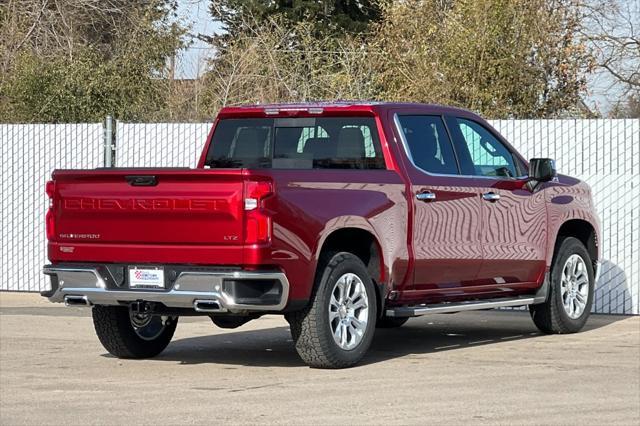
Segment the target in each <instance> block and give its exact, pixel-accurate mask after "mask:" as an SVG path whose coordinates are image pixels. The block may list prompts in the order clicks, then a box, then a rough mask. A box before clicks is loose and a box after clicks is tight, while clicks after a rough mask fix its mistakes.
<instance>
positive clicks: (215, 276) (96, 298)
mask: <svg viewBox="0 0 640 426" xmlns="http://www.w3.org/2000/svg"><path fill="white" fill-rule="evenodd" d="M117 268H122V267H121V266H118V267H117ZM43 272H44V273H45V274H46V275H49V276H50V277H51V286H52V290H51V291H50V292H48V293H43V295H44V296H46V297H48V298H49V300H50V301H51V302H59V303H61V302H64V303H65V304H67V305H87V306H91V305H122V304H127V303H130V302H135V301H145V302H156V303H162V304H163V305H165V306H166V307H168V308H187V309H189V308H190V309H194V310H196V311H199V312H210V313H216V312H219V313H222V312H231V313H246V312H280V311H283V310H284V309H285V307H286V305H287V301H288V298H289V281H288V280H287V277H286V276H285V274H284V273H282V272H278V271H244V270H215V269H206V268H197V269H196V268H194V269H192V270H189V269H188V267H187V266H185V267H179V268H168V272H170V273H171V274H172V275H174V276H175V278H174V279H169V280H168V281H167V288H166V289H162V290H146V289H144V290H141V289H130V288H128V285H127V279H126V277H124V276H119V274H117V273H114V267H113V266H107V265H47V266H45V267H44V269H43Z"/></svg>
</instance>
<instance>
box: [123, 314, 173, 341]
mask: <svg viewBox="0 0 640 426" xmlns="http://www.w3.org/2000/svg"><path fill="white" fill-rule="evenodd" d="M129 318H130V319H131V325H132V326H133V331H135V332H136V334H137V335H138V337H140V338H141V339H143V340H154V339H155V338H157V337H158V336H160V335H161V334H162V332H163V331H164V329H165V327H166V326H167V324H168V322H169V321H172V320H173V317H168V316H160V315H151V314H140V313H133V312H130V313H129Z"/></svg>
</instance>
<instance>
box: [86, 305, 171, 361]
mask: <svg viewBox="0 0 640 426" xmlns="http://www.w3.org/2000/svg"><path fill="white" fill-rule="evenodd" d="M92 316H93V325H94V327H95V329H96V334H97V335H98V339H100V343H102V346H104V348H105V349H106V350H107V351H109V353H110V354H111V355H114V356H116V357H118V358H151V357H154V356H156V355H158V354H160V352H162V351H163V350H164V349H165V348H166V347H167V345H168V344H169V342H171V338H172V337H173V333H174V332H175V330H176V326H177V324H178V317H169V316H159V315H150V314H136V313H133V312H131V311H129V308H128V307H126V306H101V305H96V306H94V307H93V309H92Z"/></svg>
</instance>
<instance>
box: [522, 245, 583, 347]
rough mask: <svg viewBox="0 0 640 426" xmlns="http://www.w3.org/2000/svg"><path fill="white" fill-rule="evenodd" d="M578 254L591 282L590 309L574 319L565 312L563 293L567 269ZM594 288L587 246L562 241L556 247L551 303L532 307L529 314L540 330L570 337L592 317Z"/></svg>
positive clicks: (550, 293)
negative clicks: (569, 335) (569, 261)
mask: <svg viewBox="0 0 640 426" xmlns="http://www.w3.org/2000/svg"><path fill="white" fill-rule="evenodd" d="M574 254H576V255H578V256H580V257H581V258H582V260H583V262H584V264H585V266H586V273H587V276H588V280H589V283H588V296H587V301H586V305H585V308H584V311H583V312H582V314H581V315H580V316H579V317H577V318H571V317H570V316H569V314H568V313H567V311H566V310H565V308H564V305H563V300H562V289H561V281H562V273H563V268H564V266H565V263H566V262H567V260H568V259H569V257H571V256H572V255H574ZM594 286H595V279H594V271H593V264H592V263H591V258H590V257H589V253H588V252H587V249H586V248H585V246H584V244H582V242H581V241H580V240H578V239H577V238H573V237H564V238H562V239H561V240H560V241H558V243H557V245H556V252H555V255H554V258H553V262H552V264H551V277H550V282H549V294H548V295H547V300H546V302H545V303H541V304H537V305H530V306H529V313H530V314H531V318H532V319H533V322H534V323H535V325H536V327H538V329H539V330H540V331H542V332H543V333H547V334H568V333H577V332H578V331H580V330H581V329H582V327H584V325H585V323H586V322H587V319H588V318H589V314H590V313H591V305H592V304H593V291H594Z"/></svg>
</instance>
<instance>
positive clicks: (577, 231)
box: [552, 219, 599, 272]
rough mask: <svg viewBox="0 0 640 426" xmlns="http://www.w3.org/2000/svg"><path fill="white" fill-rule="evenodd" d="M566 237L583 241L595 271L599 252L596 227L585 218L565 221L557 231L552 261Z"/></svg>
mask: <svg viewBox="0 0 640 426" xmlns="http://www.w3.org/2000/svg"><path fill="white" fill-rule="evenodd" d="M565 237H574V238H577V239H578V240H580V241H581V242H582V244H584V246H585V248H586V249H587V252H588V253H589V257H590V260H591V265H592V267H593V270H594V272H595V270H596V267H597V263H598V253H599V247H598V244H599V241H598V233H597V231H596V227H595V226H594V225H593V224H592V223H590V222H589V221H586V220H584V219H569V220H567V221H565V222H563V223H562V225H560V227H559V228H558V232H557V233H556V238H555V242H554V249H553V257H552V261H553V259H555V256H556V254H557V250H558V246H559V243H560V241H561V240H562V239H563V238H565Z"/></svg>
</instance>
